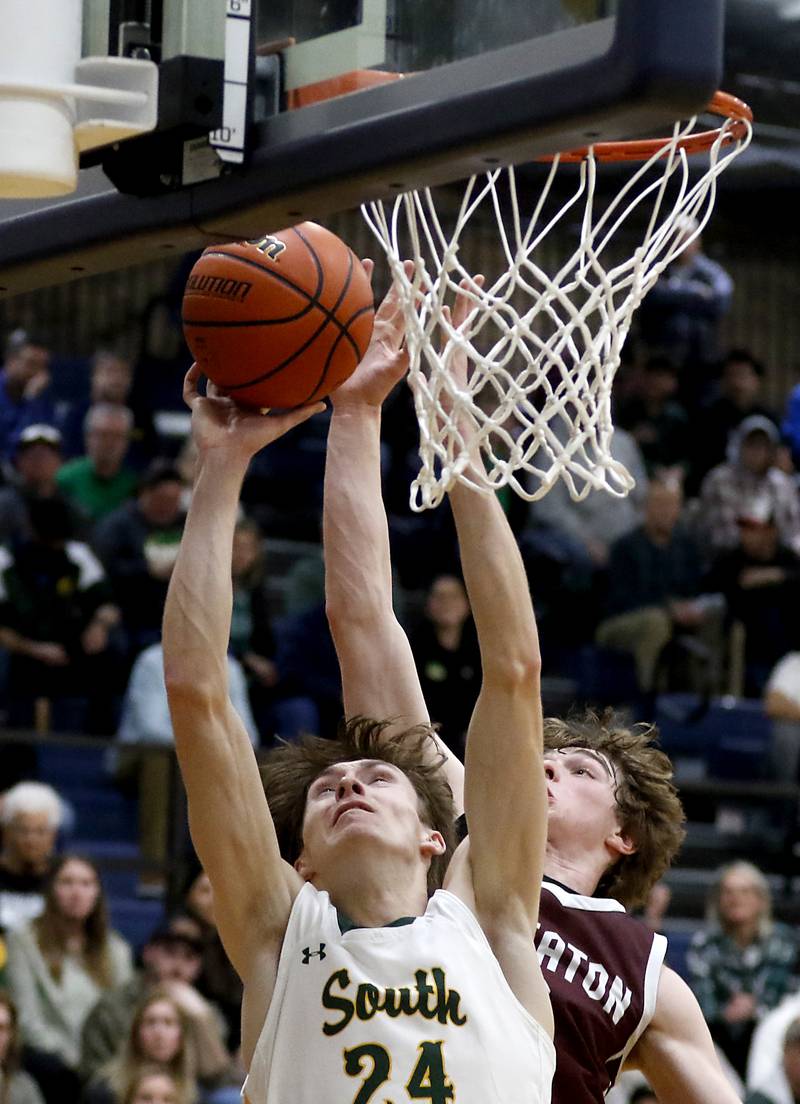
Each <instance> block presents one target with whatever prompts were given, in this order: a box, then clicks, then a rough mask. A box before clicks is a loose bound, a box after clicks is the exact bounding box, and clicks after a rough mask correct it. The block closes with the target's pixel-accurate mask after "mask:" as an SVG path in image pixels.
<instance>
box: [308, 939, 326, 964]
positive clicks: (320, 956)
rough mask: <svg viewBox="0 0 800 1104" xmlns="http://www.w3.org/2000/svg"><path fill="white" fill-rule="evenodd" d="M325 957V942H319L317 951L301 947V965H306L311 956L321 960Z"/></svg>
mask: <svg viewBox="0 0 800 1104" xmlns="http://www.w3.org/2000/svg"><path fill="white" fill-rule="evenodd" d="M324 957H325V944H324V943H320V945H319V950H318V951H312V950H311V948H310V947H303V965H304V966H308V964H309V962H310V961H311V959H312V958H318V959H319V960H320V962H322V960H323V958H324Z"/></svg>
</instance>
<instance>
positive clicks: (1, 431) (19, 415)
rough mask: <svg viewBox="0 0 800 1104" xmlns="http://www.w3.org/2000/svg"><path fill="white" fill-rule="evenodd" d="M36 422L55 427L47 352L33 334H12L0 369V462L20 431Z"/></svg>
mask: <svg viewBox="0 0 800 1104" xmlns="http://www.w3.org/2000/svg"><path fill="white" fill-rule="evenodd" d="M36 422H45V423H47V424H49V425H52V424H54V423H55V407H54V405H53V401H52V398H51V394H50V352H49V350H48V348H47V346H46V345H45V344H44V342H42V341H40V340H39V339H38V338H37V337H36V336H35V335H34V334H30V333H28V332H27V331H25V330H21V329H20V330H14V331H13V333H11V334H9V336H8V337H7V338H6V343H5V350H4V360H3V366H2V369H0V462H2V461H6V460H8V459H9V458H10V456H11V452H12V449H13V446H14V442H15V441H16V438H17V437H18V435H19V433H20V431H21V430H22V429H24V428H25V426H28V425H33V424H34V423H36Z"/></svg>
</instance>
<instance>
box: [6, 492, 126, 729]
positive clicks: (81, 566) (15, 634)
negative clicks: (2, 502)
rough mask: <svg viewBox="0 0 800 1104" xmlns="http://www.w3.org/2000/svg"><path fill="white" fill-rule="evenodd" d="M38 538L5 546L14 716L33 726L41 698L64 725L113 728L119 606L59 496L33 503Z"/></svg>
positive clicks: (118, 676) (54, 721)
mask: <svg viewBox="0 0 800 1104" xmlns="http://www.w3.org/2000/svg"><path fill="white" fill-rule="evenodd" d="M28 514H29V519H30V524H31V530H32V536H31V539H30V540H22V541H20V542H19V543H18V544H16V545H15V546H14V547H13V549H11V550H9V549H7V548H2V547H0V645H2V646H3V647H4V648H6V649H7V650H8V652H10V658H9V678H8V689H7V703H8V720H9V723H10V724H11V725H13V726H17V727H21V728H24V727H32V726H33V723H34V717H35V709H36V701H37V699H47V700H48V701H49V702H50V706H51V721H50V723H51V725H52V727H53V728H54V729H56V730H59V731H75V732H80V731H90V732H91V731H94V732H103V731H109V728H108V726H109V725H111V730H113V712H114V695H115V694H116V693H117V692H118V691H119V683H120V679H121V671H120V655H119V651H118V649H117V646H116V643H117V642H116V640H115V638H114V637H113V635H112V630H113V629H114V628H115V627H116V626H117V625H118V623H119V609H118V608H117V606H116V605H115V604H114V602H113V600H112V594H111V590H110V587H109V585H108V580H107V579H106V576H105V573H104V571H103V569H102V567H101V565H100V563H99V561H98V560H97V558H96V556H95V555H94V553H93V552H92V550H91V549H90V548H89V546H88V545H86V544H83V543H82V542H80V541H75V540H73V539H71V538H72V532H71V518H70V514H69V509H68V507H67V506H66V504H65V503H64V502H62V501H61V500H59V499H41V500H37V501H34V502H31V503H30V506H29V510H28Z"/></svg>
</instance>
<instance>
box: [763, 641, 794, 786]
mask: <svg viewBox="0 0 800 1104" xmlns="http://www.w3.org/2000/svg"><path fill="white" fill-rule="evenodd" d="M764 709H765V711H766V713H767V716H768V717H770V718H771V719H772V749H771V760H772V764H771V765H772V772H773V774H774V775H775V776H776V777H782V778H787V779H790V780H793V781H796V780H797V778H798V775H799V773H800V772H798V767H799V766H800V651H791V652H787V653H786V655H784V656H783V657H782V658H781V659H779V660H778V662H777V664H776V665H775V667H774V668H773V669H772V671H771V672H770V675H769V678H768V679H767V685H766V687H765V689H764Z"/></svg>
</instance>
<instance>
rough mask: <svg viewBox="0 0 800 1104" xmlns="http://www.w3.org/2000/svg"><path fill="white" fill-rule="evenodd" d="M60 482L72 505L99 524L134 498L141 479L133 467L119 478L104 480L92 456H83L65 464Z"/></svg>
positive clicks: (60, 474) (113, 476) (57, 480)
mask: <svg viewBox="0 0 800 1104" xmlns="http://www.w3.org/2000/svg"><path fill="white" fill-rule="evenodd" d="M56 482H57V483H58V486H59V487H60V488H61V490H62V491H63V492H64V494H65V495H67V497H68V498H69V499H71V501H72V502H75V503H77V504H78V505H79V506H80V507H81V508H82V509H83V511H84V513H85V514H87V515H88V517H89V518H90V519H91V520H92V521H97V520H98V518H101V517H105V516H106V514H108V513H110V512H111V511H112V510H115V509H116V508H117V506H121V505H122V503H123V502H125V500H126V499H128V498H132V497H133V495H134V494H135V492H136V485H137V483H138V478H137V475H136V473H135V472H134V471H132V470H131V469H130V468H121V469H120V470H119V471H118V472H117V473H116V475H112V476H109V477H108V478H103V477H102V476H100V475H98V473H97V471H96V470H95V467H94V464H93V462H92V460H91V459H90V458H89V457H88V456H79V457H77V459H75V460H68V461H67V463H66V464H64V466H63V467H62V468H61V470H60V471H59V473H58V476H57V477H56Z"/></svg>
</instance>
